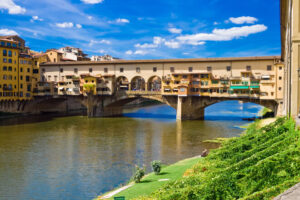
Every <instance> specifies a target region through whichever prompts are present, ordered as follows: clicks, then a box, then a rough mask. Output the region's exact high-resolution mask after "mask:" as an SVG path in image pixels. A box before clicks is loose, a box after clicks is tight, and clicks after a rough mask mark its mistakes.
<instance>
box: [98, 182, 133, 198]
mask: <svg viewBox="0 0 300 200" xmlns="http://www.w3.org/2000/svg"><path fill="white" fill-rule="evenodd" d="M131 186H133V184H129V185H126V186H124V187H121V188H119V189H117V190H115V191H112V192H110V193H109V194H107V195H105V196H103V197H100V199H109V198H111V197H113V196H115V195H116V194H118V193H120V192H122V191H123V190H126V189H127V188H130V187H131Z"/></svg>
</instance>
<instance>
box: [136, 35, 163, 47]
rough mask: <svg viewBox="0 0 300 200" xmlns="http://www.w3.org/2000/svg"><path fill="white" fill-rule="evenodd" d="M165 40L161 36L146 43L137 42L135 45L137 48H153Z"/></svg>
mask: <svg viewBox="0 0 300 200" xmlns="http://www.w3.org/2000/svg"><path fill="white" fill-rule="evenodd" d="M164 41H165V39H164V38H161V37H153V43H150V44H149V43H145V44H136V45H134V46H135V47H136V48H142V49H153V48H157V47H158V46H159V45H160V44H162V43H163V42H164Z"/></svg>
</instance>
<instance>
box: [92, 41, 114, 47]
mask: <svg viewBox="0 0 300 200" xmlns="http://www.w3.org/2000/svg"><path fill="white" fill-rule="evenodd" d="M95 44H111V42H110V41H109V40H99V41H98V40H91V41H90V43H89V46H93V45H95Z"/></svg>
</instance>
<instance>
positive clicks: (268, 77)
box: [261, 75, 270, 79]
mask: <svg viewBox="0 0 300 200" xmlns="http://www.w3.org/2000/svg"><path fill="white" fill-rule="evenodd" d="M261 78H262V79H270V75H262V76H261Z"/></svg>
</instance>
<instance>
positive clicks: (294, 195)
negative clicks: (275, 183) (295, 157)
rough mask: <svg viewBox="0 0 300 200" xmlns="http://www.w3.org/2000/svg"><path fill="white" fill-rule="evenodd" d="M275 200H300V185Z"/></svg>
mask: <svg viewBox="0 0 300 200" xmlns="http://www.w3.org/2000/svg"><path fill="white" fill-rule="evenodd" d="M274 200H300V183H298V184H297V185H295V186H294V187H292V188H290V189H288V190H287V191H285V192H284V193H282V194H281V195H279V196H277V197H276V198H275V199H274Z"/></svg>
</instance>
